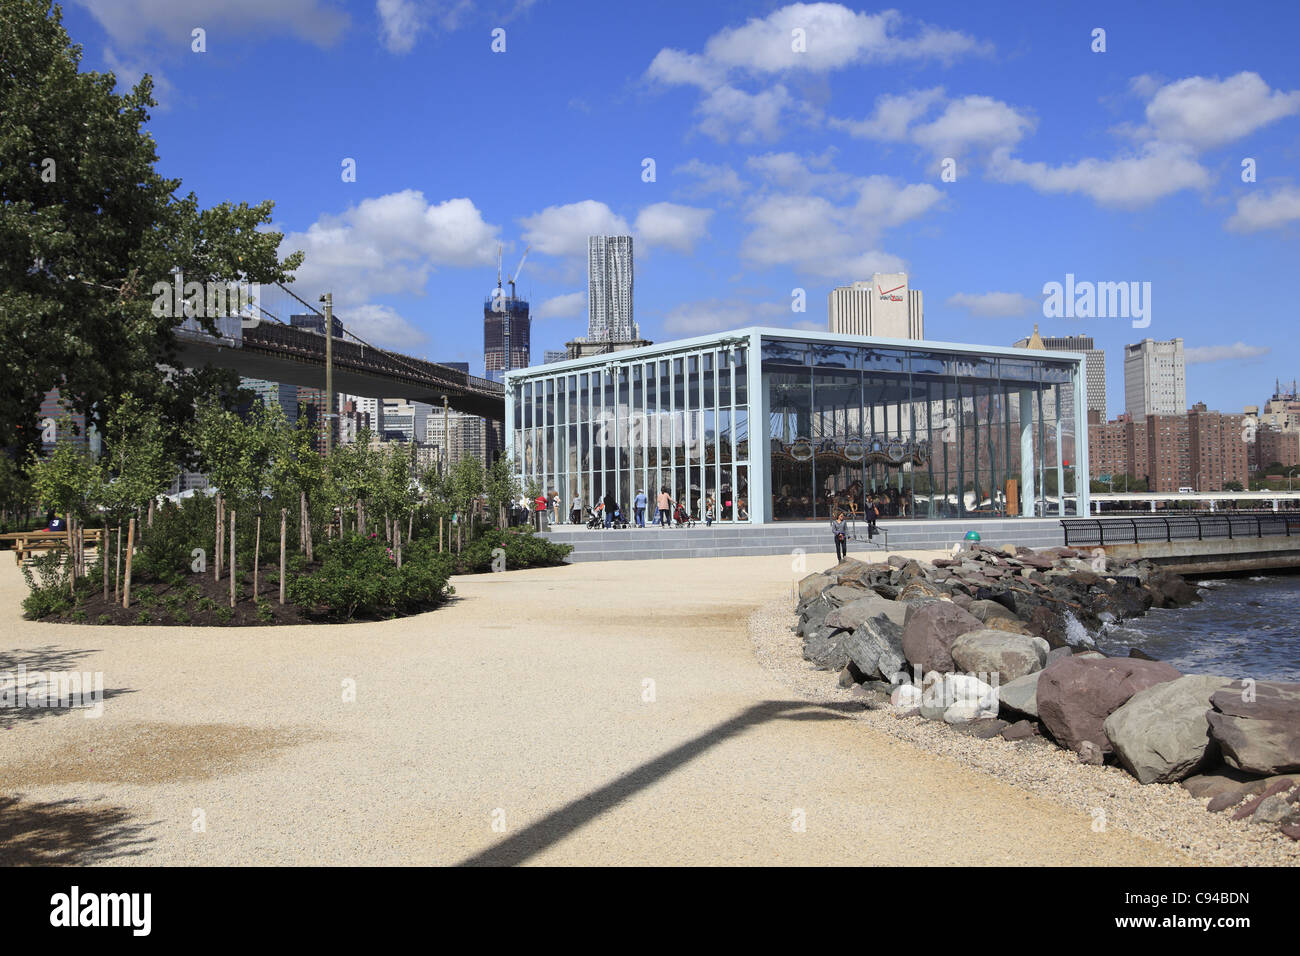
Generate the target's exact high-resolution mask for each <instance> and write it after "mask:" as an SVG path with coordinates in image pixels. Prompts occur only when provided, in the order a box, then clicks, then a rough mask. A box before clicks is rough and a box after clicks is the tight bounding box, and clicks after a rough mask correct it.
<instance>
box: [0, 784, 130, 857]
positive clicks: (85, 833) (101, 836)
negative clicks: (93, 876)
mask: <svg viewBox="0 0 1300 956" xmlns="http://www.w3.org/2000/svg"><path fill="white" fill-rule="evenodd" d="M146 829H147V825H146V824H143V823H134V822H132V820H131V815H130V814H129V813H128V812H127V811H126V810H124V809H123V808H121V807H113V806H92V805H88V804H84V803H80V802H78V801H76V800H57V801H54V802H52V803H34V802H29V801H26V800H23V799H22V798H20V797H13V796H7V795H4V794H0V866H72V865H77V866H86V865H91V864H95V863H101V862H105V861H108V860H115V859H119V858H121V857H124V856H139V855H140V854H142V853H144V851H145V848H146V847H147V846H148V844H150V843H152V842H153V838H152V837H147V836H145V832H146Z"/></svg>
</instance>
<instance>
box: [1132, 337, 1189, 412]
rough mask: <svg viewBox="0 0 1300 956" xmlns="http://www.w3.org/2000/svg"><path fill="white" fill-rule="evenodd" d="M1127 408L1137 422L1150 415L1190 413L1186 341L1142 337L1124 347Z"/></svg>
mask: <svg viewBox="0 0 1300 956" xmlns="http://www.w3.org/2000/svg"><path fill="white" fill-rule="evenodd" d="M1124 407H1125V411H1127V412H1128V413H1129V415H1131V416H1132V417H1133V420H1134V421H1142V419H1144V418H1146V417H1147V416H1148V415H1186V414H1187V367H1186V363H1185V361H1184V358H1183V340H1182V339H1181V338H1178V339H1171V340H1170V341H1168V342H1157V341H1155V340H1153V339H1143V340H1142V341H1141V342H1138V343H1136V344H1134V345H1126V346H1124Z"/></svg>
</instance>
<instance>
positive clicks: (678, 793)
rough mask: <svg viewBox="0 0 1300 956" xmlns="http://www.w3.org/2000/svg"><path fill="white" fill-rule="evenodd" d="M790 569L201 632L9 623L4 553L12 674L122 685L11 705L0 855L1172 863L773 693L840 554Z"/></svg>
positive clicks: (477, 587)
mask: <svg viewBox="0 0 1300 956" xmlns="http://www.w3.org/2000/svg"><path fill="white" fill-rule="evenodd" d="M4 558H6V559H8V558H9V556H8V555H5V556H4ZM806 561H807V565H806V567H805V566H797V565H796V564H795V561H794V560H792V559H791V558H789V557H785V556H777V557H752V558H715V559H700V560H672V561H646V562H611V563H592V564H580V565H575V566H571V567H562V568H548V569H541V570H534V571H519V572H508V573H504V574H494V575H481V576H475V577H470V578H460V579H457V581H456V582H455V583H456V587H457V589H458V592H459V594H458V597H457V599H456V601H455V602H454V603H453V604H451V605H449V606H447V607H445V608H443V609H441V610H439V611H436V612H434V613H431V614H426V615H422V616H420V617H415V618H408V619H405V620H398V621H388V622H383V623H376V624H358V625H346V626H335V627H328V626H320V627H280V628H239V629H225V628H210V629H198V628H170V627H122V628H112V627H94V626H76V625H42V624H35V623H30V622H26V621H23V620H21V617H20V612H19V607H18V602H19V600H20V599H21V597H22V595H23V593H24V588H23V584H22V581H21V578H20V577H19V576H18V574H17V572H16V570H15V568H14V566H13V564H12V560H0V671H4V670H9V669H11V668H12V667H14V666H16V665H17V664H18V663H22V662H25V663H26V664H27V666H28V668H29V669H30V670H34V669H37V668H43V669H58V670H64V669H74V668H75V669H77V670H83V671H102V672H103V674H104V683H105V687H106V688H107V689H108V690H109V692H110V696H109V699H108V700H107V701H106V702H105V704H104V713H103V716H102V717H101V718H99V719H85V718H84V717H83V716H82V715H81V714H80V713H76V712H67V711H63V712H49V711H36V710H27V711H20V712H15V711H0V862H3V863H9V864H12V863H43V862H101V863H113V864H118V865H120V864H133V863H142V864H143V863H148V864H204V865H207V864H212V865H230V864H245V863H259V864H280V863H284V864H314V863H319V864H358V863H364V864H454V863H461V862H480V863H482V862H487V863H543V864H567V863H583V864H596V865H609V864H623V863H641V864H688V863H689V864H696V863H704V864H708V863H715V864H716V863H721V864H769V863H772V864H776V863H787V864H828V863H851V864H887V865H888V864H895V865H896V864H937V865H944V864H953V863H971V864H990V863H992V864H1081V865H1115V864H1178V863H1186V862H1189V857H1187V856H1186V855H1184V854H1183V853H1181V852H1179V851H1178V850H1177V849H1176V848H1173V847H1170V846H1169V845H1167V844H1164V843H1162V842H1156V841H1154V840H1150V839H1145V838H1143V837H1140V836H1136V835H1134V834H1133V833H1130V832H1127V831H1124V830H1122V829H1119V828H1116V827H1108V828H1106V829H1104V830H1103V831H1102V832H1097V831H1096V830H1095V829H1094V821H1093V818H1092V816H1090V814H1089V813H1088V812H1086V811H1085V810H1084V809H1081V808H1079V807H1072V806H1066V805H1064V804H1063V803H1061V802H1060V801H1058V800H1056V799H1052V798H1050V797H1048V796H1046V795H1039V794H1034V793H1030V792H1028V791H1026V790H1024V789H1019V788H1017V787H1015V786H1013V785H1011V784H1010V783H1008V782H1004V781H1003V780H999V779H996V778H995V777H993V776H991V775H989V774H987V773H984V772H980V771H977V770H974V769H971V768H969V767H967V766H963V765H962V764H961V763H959V762H958V761H956V760H954V759H952V758H950V757H945V756H940V755H936V754H933V753H927V752H925V751H924V750H922V749H919V748H918V747H917V746H914V745H913V744H911V743H909V742H906V741H903V740H900V739H897V738H895V737H893V736H891V735H890V734H888V733H884V732H881V731H879V730H877V729H873V728H872V727H871V726H869V725H868V724H867V722H865V721H863V720H860V719H855V715H858V714H860V712H861V707H860V705H858V704H854V703H850V702H847V701H845V700H843V699H842V695H841V694H839V693H838V692H836V690H835V687H834V684H835V681H834V676H833V675H826V674H819V675H817V679H818V680H819V681H820V682H821V683H822V684H823V685H824V686H825V688H826V693H825V694H824V695H821V699H820V700H818V699H813V700H810V699H808V696H807V694H806V692H805V693H799V692H796V691H795V690H794V689H792V687H790V686H789V685H788V684H787V683H785V682H783V681H782V680H781V679H778V676H777V673H776V672H774V671H773V670H771V669H770V668H768V667H765V666H764V664H763V663H762V662H761V661H760V659H759V655H758V654H756V651H755V644H754V643H753V642H752V641H751V637H750V634H749V628H748V625H749V622H750V619H751V617H752V616H753V615H754V614H755V613H756V612H758V611H759V609H760V608H762V607H763V606H765V605H767V606H771V605H772V602H773V601H774V599H778V598H782V597H783V596H784V595H787V594H789V593H790V590H791V587H792V584H793V582H795V581H796V580H797V579H798V578H800V577H802V576H803V575H804V574H806V573H808V572H810V571H813V570H821V569H824V568H825V567H828V566H830V565H831V564H833V563H834V562H833V557H832V556H831V555H824V556H820V555H816V556H809V557H808V558H807V559H806ZM787 626H788V625H787ZM349 682H354V683H349ZM648 682H653V684H650V683H648ZM345 685H347V686H355V701H351V702H348V701H345V700H344V696H345V692H346V687H345ZM812 696H813V698H817V697H818V695H817V694H816V693H814V694H813V695H812Z"/></svg>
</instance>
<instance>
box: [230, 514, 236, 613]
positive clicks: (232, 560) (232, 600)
mask: <svg viewBox="0 0 1300 956" xmlns="http://www.w3.org/2000/svg"><path fill="white" fill-rule="evenodd" d="M230 606H231V607H234V606H235V509H234V508H231V509H230Z"/></svg>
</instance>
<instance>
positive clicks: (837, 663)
mask: <svg viewBox="0 0 1300 956" xmlns="http://www.w3.org/2000/svg"><path fill="white" fill-rule="evenodd" d="M827 631H828V629H827V628H822V629H821V631H820V632H819V633H817V634H814V635H813V636H812V637H810V638H809V639H808V640H806V641H804V644H803V658H804V660H806V661H811V662H812V664H813V666H814V667H816V668H817V669H818V670H823V671H840V670H843V669H844V667H845V665H847V664H848V662H849V655H848V653H847V652H845V650H844V645H843V641H842V637H843V636H844V633H845V632H843V631H829V633H828V632H827Z"/></svg>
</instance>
